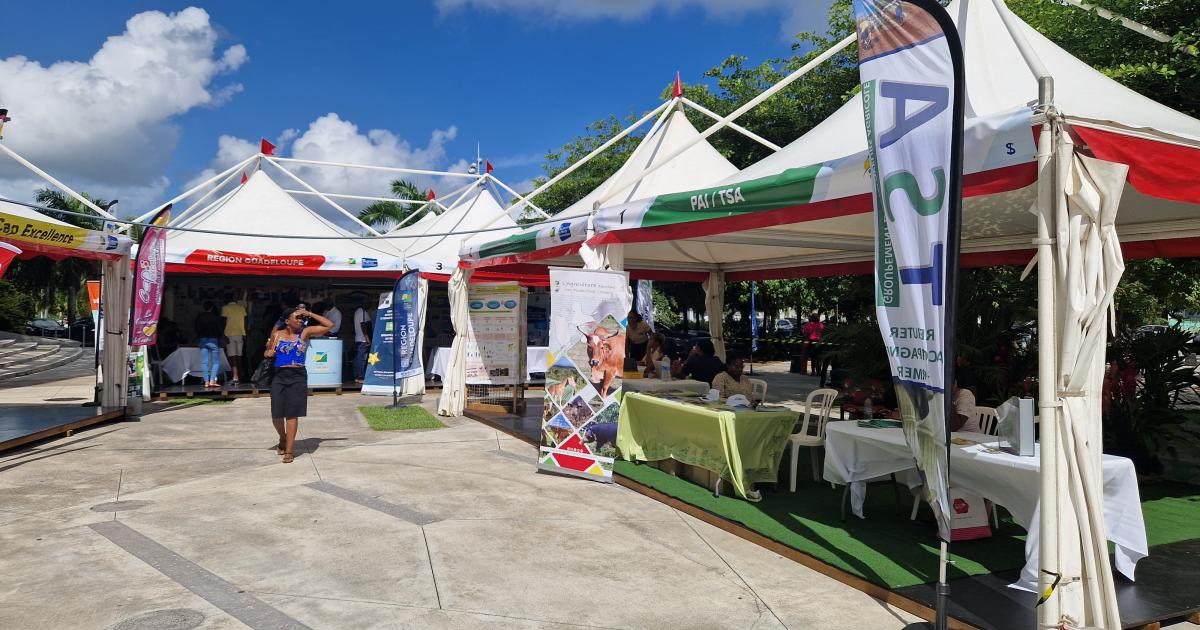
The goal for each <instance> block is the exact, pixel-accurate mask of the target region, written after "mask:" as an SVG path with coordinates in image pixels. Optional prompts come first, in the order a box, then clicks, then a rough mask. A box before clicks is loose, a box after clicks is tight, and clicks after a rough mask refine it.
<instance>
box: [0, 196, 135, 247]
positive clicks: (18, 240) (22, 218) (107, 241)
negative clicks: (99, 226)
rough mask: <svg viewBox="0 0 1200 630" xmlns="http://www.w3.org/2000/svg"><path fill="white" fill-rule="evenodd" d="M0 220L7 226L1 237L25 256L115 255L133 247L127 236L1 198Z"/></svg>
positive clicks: (0, 238)
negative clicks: (67, 219)
mask: <svg viewBox="0 0 1200 630" xmlns="http://www.w3.org/2000/svg"><path fill="white" fill-rule="evenodd" d="M97 218H99V217H97ZM0 222H3V223H4V224H5V226H6V230H5V233H4V234H3V235H0V240H3V241H5V242H7V243H10V244H12V245H15V246H16V247H17V248H19V249H20V250H21V251H22V252H23V253H22V255H21V257H22V258H29V257H32V256H34V255H42V256H49V257H51V258H54V259H56V260H57V259H61V258H65V257H69V256H74V257H78V258H95V259H114V258H120V257H121V256H123V255H125V254H128V253H129V251H130V249H132V247H133V241H131V240H130V239H129V237H127V236H123V235H117V234H106V233H104V232H101V231H98V230H89V229H86V228H81V227H77V226H74V225H71V224H70V223H67V222H66V221H60V220H58V219H55V218H54V217H51V216H48V215H45V214H42V213H41V212H38V211H37V210H34V209H33V208H27V207H25V206H22V205H20V204H15V203H10V202H7V201H0Z"/></svg>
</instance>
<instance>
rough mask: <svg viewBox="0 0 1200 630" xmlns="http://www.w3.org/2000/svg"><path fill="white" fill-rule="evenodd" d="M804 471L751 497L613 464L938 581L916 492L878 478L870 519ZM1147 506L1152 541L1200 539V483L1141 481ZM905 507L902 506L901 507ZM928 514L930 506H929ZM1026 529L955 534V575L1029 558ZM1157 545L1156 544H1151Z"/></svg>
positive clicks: (865, 567)
mask: <svg viewBox="0 0 1200 630" xmlns="http://www.w3.org/2000/svg"><path fill="white" fill-rule="evenodd" d="M800 464H801V465H800V468H799V470H800V471H801V479H800V480H798V481H800V483H799V484H797V488H796V489H797V492H796V493H795V494H793V493H791V492H787V486H786V484H779V485H778V486H777V487H776V488H772V487H771V485H770V484H761V485H760V490H761V491H762V495H763V500H762V501H761V502H760V503H750V502H747V501H743V500H741V499H737V498H733V497H720V498H717V497H713V495H712V492H711V491H709V490H708V489H707V488H703V487H700V486H698V485H696V484H694V483H691V482H689V481H687V480H685V479H680V478H678V477H673V476H671V475H669V474H667V473H665V472H663V471H661V470H658V469H656V468H652V467H650V466H644V465H643V466H637V465H634V464H632V463H630V462H626V461H622V460H618V461H617V462H616V465H615V466H614V472H616V473H617V474H620V475H623V476H625V477H628V478H630V479H632V480H634V481H637V482H639V483H641V484H643V485H646V486H649V487H651V488H654V489H655V490H658V491H659V492H662V493H663V494H666V495H669V496H672V497H675V498H676V499H679V500H681V501H684V502H686V503H689V504H691V505H694V506H696V507H699V508H702V509H704V510H706V511H708V512H710V513H712V514H715V515H717V516H720V517H722V518H725V519H727V520H730V521H733V522H736V523H740V524H742V525H744V526H746V527H747V528H749V529H751V530H753V531H755V532H758V533H759V534H762V535H763V536H766V537H767V538H770V539H772V540H775V541H778V542H781V543H783V544H785V545H787V546H789V547H792V548H793V549H796V550H798V551H801V552H803V553H806V554H808V555H810V556H812V557H814V558H817V559H818V560H822V561H824V562H826V563H828V564H830V565H833V566H835V567H837V568H839V569H842V570H843V571H846V572H848V573H851V574H853V575H857V576H859V577H861V578H863V579H866V580H868V581H870V582H873V583H875V584H878V585H880V586H883V587H886V588H892V589H894V588H902V587H906V586H914V585H917V584H928V583H932V582H934V581H936V579H937V568H938V546H937V540H936V537H935V533H936V532H935V528H934V525H933V523H932V519H931V518H927V519H926V520H925V521H924V522H922V521H920V520H918V521H917V522H913V521H910V520H908V513H909V509H910V508H911V506H912V498H911V495H909V493H908V492H907V491H902V492H901V500H902V501H901V502H902V505H900V506H897V505H896V500H895V499H894V498H893V493H892V490H891V488H889V487H888V486H889V485H890V484H886V483H879V484H871V488H870V490H869V491H868V493H867V501H866V505H865V506H864V511H865V513H866V516H867V518H866V519H865V520H862V519H858V518H857V517H854V516H852V515H851V516H849V517H848V518H847V520H846V521H845V522H842V521H841V517H840V509H839V508H840V499H841V496H842V493H841V489H840V488H839V489H837V490H833V489H831V488H830V487H829V484H828V483H814V482H813V481H811V480H805V479H804V473H805V472H807V471H808V465H807V464H808V463H807V462H804V461H801V462H800ZM1141 498H1142V514H1143V517H1144V518H1145V520H1146V533H1147V538H1148V541H1149V543H1150V546H1151V547H1152V548H1153V547H1154V546H1156V545H1162V544H1166V543H1170V542H1176V541H1180V540H1188V539H1200V518H1196V514H1197V513H1198V512H1197V510H1198V509H1200V486H1191V485H1185V484H1174V483H1162V484H1152V485H1149V484H1148V485H1147V486H1146V487H1144V488H1143V489H1142V493H1141ZM898 512H899V513H898ZM922 513H923V514H924V515H925V516H926V517H928V508H922ZM1024 549H1025V530H1024V529H1023V528H1021V527H1020V526H1019V525H1017V524H1016V523H1014V522H1013V521H1012V519H1011V517H1010V516H1009V515H1008V513H1007V512H1004V511H1001V518H1000V528H999V529H998V530H997V531H996V532H995V533H994V534H993V536H992V537H991V538H987V539H982V540H973V541H968V542H956V543H954V544H953V545H951V546H950V552H951V559H952V560H953V562H954V564H952V565H951V566H950V569H949V576H950V577H951V578H955V577H961V576H963V575H981V574H986V573H994V572H997V571H1004V570H1008V569H1018V568H1020V567H1021V566H1023V565H1024V564H1025V551H1024ZM1151 553H1154V552H1153V549H1152V550H1151Z"/></svg>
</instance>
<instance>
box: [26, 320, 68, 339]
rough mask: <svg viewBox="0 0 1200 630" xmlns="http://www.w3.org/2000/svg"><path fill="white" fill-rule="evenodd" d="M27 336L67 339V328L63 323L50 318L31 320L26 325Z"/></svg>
mask: <svg viewBox="0 0 1200 630" xmlns="http://www.w3.org/2000/svg"><path fill="white" fill-rule="evenodd" d="M25 334H27V335H36V336H38V337H65V336H66V335H67V327H66V326H63V325H62V322H58V321H55V320H53V319H48V318H38V319H31V320H29V321H28V322H26V323H25Z"/></svg>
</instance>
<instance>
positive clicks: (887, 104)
mask: <svg viewBox="0 0 1200 630" xmlns="http://www.w3.org/2000/svg"><path fill="white" fill-rule="evenodd" d="M854 19H855V23H856V26H857V30H858V50H859V74H860V77H861V79H862V96H863V110H864V111H863V113H864V116H865V118H866V128H867V156H868V159H869V160H870V165H871V175H872V178H873V180H874V195H873V196H874V207H875V313H876V316H877V317H878V320H879V330H880V332H881V333H882V334H883V339H884V345H885V346H886V349H887V353H888V358H889V361H890V363H891V368H892V381H893V384H894V385H895V388H896V400H897V402H898V403H899V405H900V411H901V415H902V417H903V426H904V437H905V439H906V440H907V442H908V446H909V448H910V449H911V450H912V454H913V457H914V458H915V459H916V463H917V468H918V469H919V470H920V472H921V475H922V477H923V478H924V481H925V492H926V496H925V498H926V500H927V501H928V502H929V504H930V505H931V506H933V511H934V514H935V516H936V517H937V522H938V533H939V535H940V536H941V538H942V540H945V541H949V540H950V524H951V514H952V512H951V506H950V495H949V483H948V480H949V473H948V470H947V469H948V465H949V464H948V455H949V453H948V448H949V442H948V441H947V439H948V437H949V430H948V426H947V420H948V419H949V418H951V417H952V416H951V415H950V413H951V404H952V400H951V399H950V397H949V396H948V395H947V394H948V393H949V392H948V391H947V388H949V387H951V386H952V385H953V376H952V373H951V369H952V368H953V365H954V360H953V359H954V356H955V355H954V325H953V324H954V303H955V299H956V297H957V286H956V285H957V277H958V247H959V223H960V218H959V217H960V215H961V209H962V127H963V113H962V97H963V94H962V85H963V80H962V76H963V74H962V73H963V69H962V45H961V43H960V41H959V38H958V32H957V31H956V30H955V27H954V24H953V22H952V21H951V20H950V16H949V15H947V14H946V12H945V10H944V9H942V8H941V6H939V5H938V4H937V3H936V2H935V1H934V0H899V1H898V0H854Z"/></svg>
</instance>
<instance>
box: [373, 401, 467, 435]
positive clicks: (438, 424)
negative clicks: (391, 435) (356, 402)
mask: <svg viewBox="0 0 1200 630" xmlns="http://www.w3.org/2000/svg"><path fill="white" fill-rule="evenodd" d="M358 410H359V411H360V412H362V415H363V417H364V418H366V419H367V424H369V425H371V428H372V429H375V430H376V431H404V430H407V429H444V428H446V425H444V424H442V421H441V420H438V419H437V418H436V417H434V415H433V414H431V413H429V412H428V411H426V410H425V408H424V407H422V406H420V405H409V406H407V407H403V408H400V409H388V408H387V407H385V406H383V405H374V406H371V407H359V408H358Z"/></svg>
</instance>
